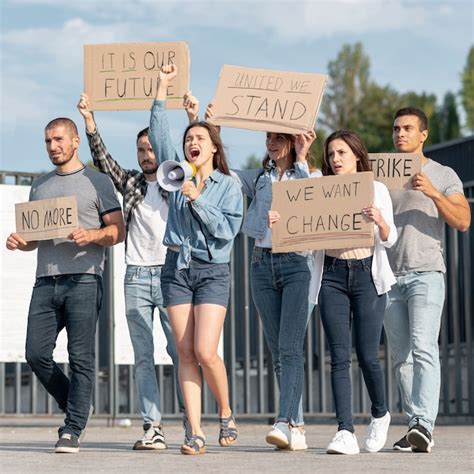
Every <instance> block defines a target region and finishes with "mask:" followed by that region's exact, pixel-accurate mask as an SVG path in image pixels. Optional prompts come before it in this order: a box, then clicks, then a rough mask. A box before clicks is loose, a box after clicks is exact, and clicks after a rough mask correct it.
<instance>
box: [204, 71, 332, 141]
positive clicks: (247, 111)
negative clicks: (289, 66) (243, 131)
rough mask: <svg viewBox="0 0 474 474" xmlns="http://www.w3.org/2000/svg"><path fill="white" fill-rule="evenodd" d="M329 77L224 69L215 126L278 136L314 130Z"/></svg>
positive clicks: (213, 121)
mask: <svg viewBox="0 0 474 474" xmlns="http://www.w3.org/2000/svg"><path fill="white" fill-rule="evenodd" d="M326 81H327V76H325V75H322V74H310V73H301V72H285V71H273V70H269V69H255V68H247V67H239V66H230V65H228V64H226V65H224V66H223V67H222V69H221V73H220V77H219V83H218V84H217V90H216V93H215V95H214V99H213V103H214V116H213V117H212V119H211V122H212V123H214V124H216V125H222V126H225V127H236V128H248V129H251V130H263V131H266V132H277V133H293V134H296V133H301V132H303V131H306V130H312V129H313V128H314V124H315V122H316V116H317V114H318V111H319V107H320V105H321V100H322V98H323V92H324V88H325V86H326Z"/></svg>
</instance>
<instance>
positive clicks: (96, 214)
mask: <svg viewBox="0 0 474 474" xmlns="http://www.w3.org/2000/svg"><path fill="white" fill-rule="evenodd" d="M64 196H76V198H77V213H78V220H79V226H80V227H82V228H84V229H98V228H100V227H103V226H104V223H103V221H102V216H103V215H105V214H108V213H110V212H114V211H120V210H121V207H120V203H119V201H118V199H117V197H116V195H115V190H114V186H113V184H112V181H111V180H110V178H109V177H108V176H106V175H104V174H102V173H98V172H97V171H94V170H92V169H90V168H88V167H84V168H81V169H80V170H78V171H75V172H73V173H69V174H59V173H57V172H56V171H52V172H50V173H48V174H46V175H44V176H41V177H39V178H37V179H35V180H34V181H33V184H32V185H31V191H30V201H37V200H40V199H50V198H55V197H64ZM104 255H105V253H104V247H102V246H100V245H96V244H89V245H86V246H85V247H79V246H78V245H77V244H76V243H75V242H74V241H72V240H68V239H65V238H61V239H52V240H41V241H39V242H38V263H37V267H36V277H37V278H38V277H42V276H54V275H66V274H70V273H92V274H95V275H101V274H102V272H103V270H104Z"/></svg>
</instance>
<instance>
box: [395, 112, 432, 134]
mask: <svg viewBox="0 0 474 474" xmlns="http://www.w3.org/2000/svg"><path fill="white" fill-rule="evenodd" d="M404 115H414V116H415V117H418V123H419V128H420V131H421V132H423V131H424V130H428V118H427V117H426V114H425V113H424V112H423V110H421V109H418V108H417V107H403V108H402V109H398V110H397V111H396V112H395V117H394V120H396V119H397V118H398V117H403V116H404Z"/></svg>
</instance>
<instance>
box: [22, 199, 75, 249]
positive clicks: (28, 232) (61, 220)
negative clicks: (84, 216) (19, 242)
mask: <svg viewBox="0 0 474 474" xmlns="http://www.w3.org/2000/svg"><path fill="white" fill-rule="evenodd" d="M15 221H16V232H17V233H18V234H20V235H21V236H22V237H23V239H24V240H26V241H27V242H30V241H32V240H50V239H58V238H61V237H67V236H68V235H69V234H70V233H71V232H72V231H73V230H74V229H77V228H78V227H79V225H78V219H77V199H76V196H67V197H60V198H52V199H41V200H39V201H30V202H21V203H18V204H15Z"/></svg>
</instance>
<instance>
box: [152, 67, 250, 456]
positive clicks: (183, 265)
mask: <svg viewBox="0 0 474 474" xmlns="http://www.w3.org/2000/svg"><path fill="white" fill-rule="evenodd" d="M176 75H177V67H176V66H175V65H170V66H164V67H163V68H162V70H161V71H160V73H159V85H158V89H157V94H156V100H155V102H154V104H153V107H152V111H151V117H150V129H149V137H150V142H151V144H152V146H153V150H154V152H155V157H156V158H157V161H159V162H160V163H162V162H163V161H165V160H176V161H179V158H178V156H177V154H176V151H175V150H174V147H173V145H172V143H171V138H170V134H169V125H168V122H167V119H166V109H165V102H164V101H165V99H166V91H167V88H168V85H169V83H170V81H171V80H172V79H173V78H174V77H175V76H176ZM183 151H184V155H185V157H186V159H187V161H188V162H190V163H191V164H193V165H194V167H195V169H196V173H195V177H194V178H193V180H190V181H186V182H184V184H183V185H182V186H181V189H180V190H178V191H176V192H174V193H170V206H169V214H168V222H167V226H166V231H165V236H164V239H163V243H164V244H165V245H166V246H167V247H168V251H167V254H166V261H165V264H164V266H163V270H162V274H161V288H162V293H163V298H164V305H165V306H166V307H167V310H168V314H169V319H170V323H171V327H172V330H173V334H174V336H175V339H176V347H177V350H178V357H179V378H180V385H181V388H182V391H183V395H184V402H185V405H186V414H187V416H188V419H189V422H190V425H191V431H192V433H191V436H189V435H186V437H185V441H184V444H183V445H182V447H181V452H182V453H183V454H191V455H192V454H203V453H205V452H206V440H205V436H204V433H203V431H202V428H201V373H200V369H202V372H203V375H204V379H205V380H206V382H207V384H208V385H209V388H210V389H211V391H212V393H213V395H214V397H215V399H216V401H217V404H218V410H219V419H220V432H219V443H220V445H221V446H223V447H225V446H230V445H231V444H233V443H235V441H236V440H237V427H236V425H235V419H234V417H233V415H232V411H231V408H230V404H229V389H228V383H227V373H226V368H225V365H224V362H223V360H222V359H221V357H220V356H219V354H218V351H217V349H218V344H219V340H220V337H221V334H222V329H223V325H224V319H225V315H226V309H227V304H228V299H229V290H230V270H229V260H230V253H231V251H232V245H233V241H234V238H235V236H236V235H237V233H238V232H239V229H240V225H241V222H242V215H243V200H242V194H241V192H240V186H239V183H238V182H237V180H236V179H235V178H233V177H232V176H230V172H229V169H228V166H227V163H226V159H225V154H224V149H223V145H222V141H221V139H220V135H219V131H218V130H217V129H216V127H214V126H213V125H210V124H208V123H206V122H195V123H192V124H190V125H189V126H188V127H187V129H186V130H185V132H184V137H183Z"/></svg>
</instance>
